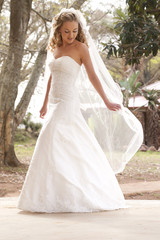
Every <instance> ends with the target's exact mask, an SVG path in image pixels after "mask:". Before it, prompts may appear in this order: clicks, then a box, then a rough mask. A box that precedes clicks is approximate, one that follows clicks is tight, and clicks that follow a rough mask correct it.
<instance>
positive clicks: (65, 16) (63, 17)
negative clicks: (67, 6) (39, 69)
mask: <svg viewBox="0 0 160 240" xmlns="http://www.w3.org/2000/svg"><path fill="white" fill-rule="evenodd" d="M53 20H54V21H53V24H52V27H53V29H52V30H53V31H52V32H53V35H52V36H51V37H50V39H49V43H48V46H47V49H50V50H51V51H53V50H54V49H55V48H56V47H60V46H62V43H63V42H62V37H61V35H60V34H59V30H60V28H61V26H62V25H63V23H64V22H68V21H69V22H72V21H75V22H78V19H77V17H76V15H75V14H74V13H72V12H63V13H61V14H60V15H59V14H57V15H56V16H55V17H54V19H53ZM76 40H78V41H79V42H82V43H85V44H86V45H87V46H88V43H87V40H86V37H85V34H84V32H83V30H82V27H81V25H80V23H79V22H78V34H77V36H76Z"/></svg>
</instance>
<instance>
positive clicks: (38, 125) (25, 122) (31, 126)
mask: <svg viewBox="0 0 160 240" xmlns="http://www.w3.org/2000/svg"><path fill="white" fill-rule="evenodd" d="M31 115H32V114H31V113H30V112H28V113H27V114H26V115H25V118H24V119H23V121H22V124H23V125H24V126H25V130H26V131H28V130H29V129H30V130H31V131H32V132H33V133H37V132H38V131H39V130H40V129H41V127H42V124H41V123H34V122H33V121H31Z"/></svg>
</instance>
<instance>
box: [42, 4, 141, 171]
mask: <svg viewBox="0 0 160 240" xmlns="http://www.w3.org/2000/svg"><path fill="white" fill-rule="evenodd" d="M62 12H72V13H74V14H75V15H76V17H77V19H78V21H79V23H80V25H81V27H82V29H83V32H84V33H85V36H86V38H87V42H88V45H89V52H90V56H91V60H92V63H93V66H94V69H95V72H96V74H97V76H98V78H99V80H100V82H101V84H102V87H103V89H104V92H105V93H106V96H107V98H108V99H109V100H110V101H111V102H114V103H119V104H120V105H121V110H118V111H111V110H109V109H108V108H107V107H106V105H105V104H104V102H103V100H102V99H101V97H100V96H99V94H98V92H97V91H96V89H95V88H94V87H93V85H92V84H91V82H90V80H89V78H88V75H87V72H86V70H85V67H84V65H82V66H81V73H80V75H79V78H78V79H77V82H76V84H77V88H78V90H79V98H80V102H81V109H82V114H83V115H84V117H85V119H86V120H87V123H88V125H89V127H90V128H91V129H92V131H93V132H94V135H95V137H96V139H97V141H98V142H99V144H100V146H101V147H102V149H103V151H104V152H105V154H106V157H107V159H106V161H107V160H108V161H109V163H110V165H111V167H112V169H113V171H114V172H115V173H119V172H122V171H123V170H124V168H125V165H126V163H127V162H128V161H129V160H130V159H131V158H132V157H133V155H134V154H135V153H136V152H137V151H138V149H139V148H140V146H141V144H142V142H143V129H142V125H141V123H140V121H139V120H138V119H137V118H136V117H135V116H134V115H133V114H132V112H131V111H130V110H129V109H128V108H126V107H124V106H123V94H122V92H121V89H120V86H119V85H118V83H116V82H115V81H114V80H113V78H112V77H111V75H110V73H109V72H108V70H107V68H106V66H105V64H104V62H103V60H102V58H101V56H100V54H99V53H98V50H97V48H96V46H95V44H94V42H93V40H92V37H91V36H90V33H89V31H88V29H87V26H86V20H85V18H84V17H83V15H82V13H81V12H80V11H79V10H75V9H73V8H70V9H62V10H61V12H60V13H59V14H61V13H62ZM53 21H54V20H53ZM51 35H52V36H53V28H51ZM49 55H50V54H49V51H48V53H47V60H46V69H45V79H48V76H49V75H48V72H49V71H48V66H47V63H48V59H49V58H50V57H49Z"/></svg>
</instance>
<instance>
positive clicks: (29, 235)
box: [0, 197, 160, 240]
mask: <svg viewBox="0 0 160 240" xmlns="http://www.w3.org/2000/svg"><path fill="white" fill-rule="evenodd" d="M17 200H18V198H17V197H13V198H12V197H9V198H0V239H2V240H22V239H23V240H45V239H46V240H111V239H112V240H135V239H137V240H151V239H152V240H159V239H160V200H127V204H128V206H129V207H128V208H126V209H120V210H114V211H102V212H95V213H94V212H93V213H49V214H45V213H30V212H25V211H22V210H20V209H17V208H16V201H17Z"/></svg>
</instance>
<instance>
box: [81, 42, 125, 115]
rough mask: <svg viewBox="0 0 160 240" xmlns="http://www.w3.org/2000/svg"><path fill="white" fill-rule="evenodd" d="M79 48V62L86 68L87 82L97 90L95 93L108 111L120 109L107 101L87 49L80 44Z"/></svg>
mask: <svg viewBox="0 0 160 240" xmlns="http://www.w3.org/2000/svg"><path fill="white" fill-rule="evenodd" d="M80 48H81V50H80V55H81V60H82V63H83V64H84V66H85V68H86V71H87V74H88V77H89V80H90V81H91V83H92V85H93V86H94V88H95V89H96V90H97V92H98V93H99V95H100V96H101V98H102V99H103V101H104V103H105V104H106V106H107V107H108V108H109V109H110V110H113V111H116V110H119V109H120V108H121V106H120V104H117V103H111V102H110V101H109V100H108V98H107V96H106V94H105V92H104V90H103V88H102V85H101V83H100V80H99V78H98V77H97V75H96V73H95V70H94V67H93V64H92V61H91V58H90V54H89V50H88V47H87V46H86V45H85V44H82V45H81V47H80Z"/></svg>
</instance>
